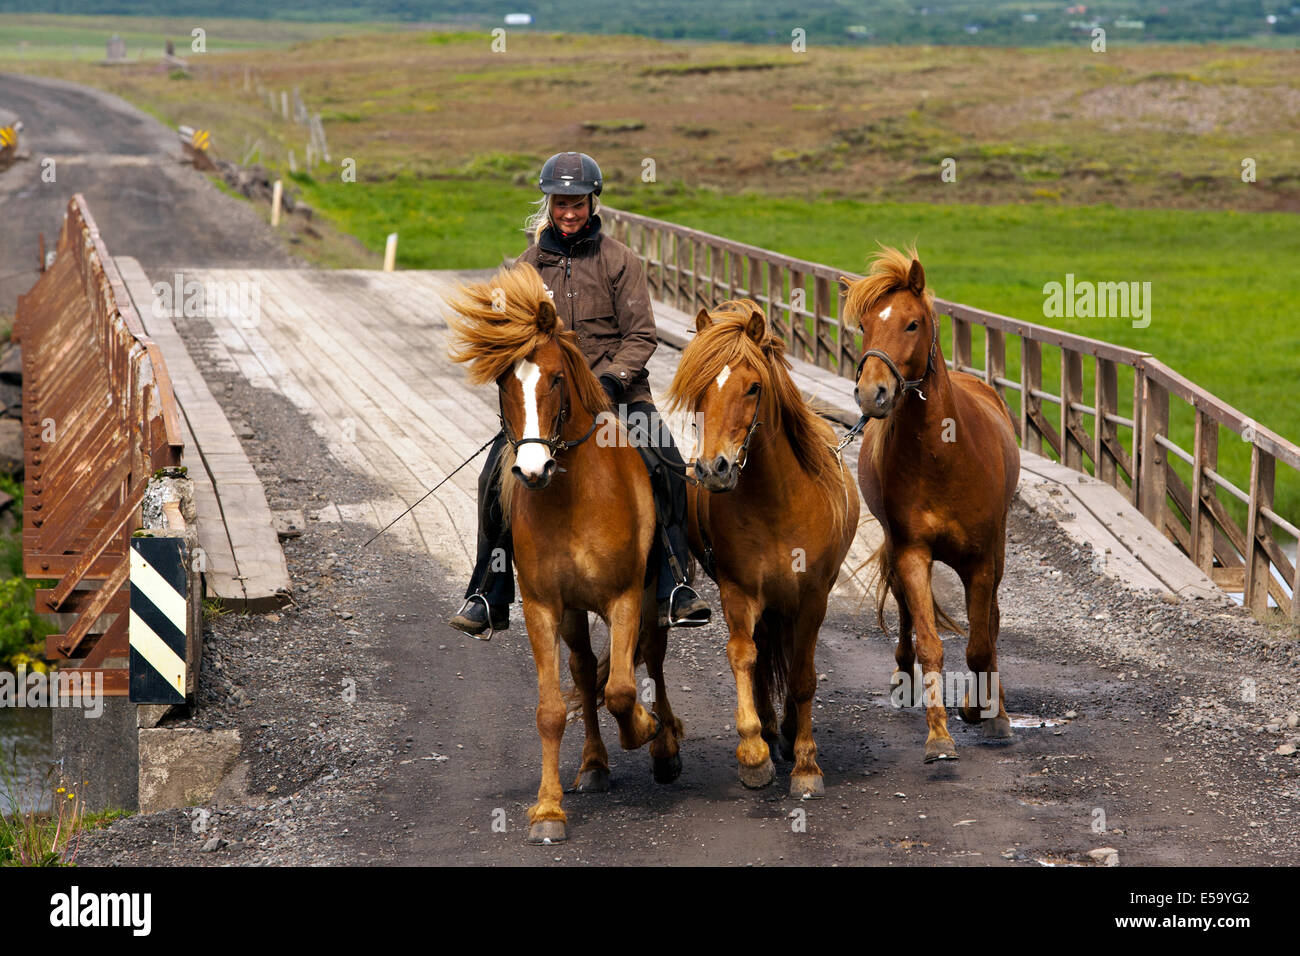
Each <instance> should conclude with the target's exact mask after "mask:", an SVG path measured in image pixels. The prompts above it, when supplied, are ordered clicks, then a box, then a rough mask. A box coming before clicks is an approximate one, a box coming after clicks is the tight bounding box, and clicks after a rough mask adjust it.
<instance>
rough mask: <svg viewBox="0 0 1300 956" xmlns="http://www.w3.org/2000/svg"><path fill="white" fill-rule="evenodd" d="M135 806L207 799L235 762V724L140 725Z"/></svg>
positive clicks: (145, 809)
mask: <svg viewBox="0 0 1300 956" xmlns="http://www.w3.org/2000/svg"><path fill="white" fill-rule="evenodd" d="M139 747H140V812H141V813H156V812H157V811H159V810H171V809H176V808H181V807H192V806H196V805H204V804H208V803H210V802H211V800H212V795H213V794H214V793H215V792H216V791H217V788H218V787H219V786H220V785H221V782H222V780H223V779H224V778H225V777H226V775H227V774H229V773H230V772H231V770H233V769H234V767H235V765H236V764H237V763H238V762H239V748H240V737H239V731H238V730H191V729H188V728H176V729H171V728H166V727H153V728H146V729H142V730H141V731H140V742H139Z"/></svg>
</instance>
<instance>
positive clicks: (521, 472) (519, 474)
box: [510, 465, 524, 478]
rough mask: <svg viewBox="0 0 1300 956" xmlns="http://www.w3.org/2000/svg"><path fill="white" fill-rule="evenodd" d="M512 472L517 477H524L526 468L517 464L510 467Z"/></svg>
mask: <svg viewBox="0 0 1300 956" xmlns="http://www.w3.org/2000/svg"><path fill="white" fill-rule="evenodd" d="M510 474H512V475H514V476H515V477H516V478H523V477H524V470H523V469H522V468H520V467H519V466H518V465H515V466H513V467H512V468H511V469H510Z"/></svg>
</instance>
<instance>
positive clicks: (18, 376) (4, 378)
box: [0, 342, 23, 385]
mask: <svg viewBox="0 0 1300 956" xmlns="http://www.w3.org/2000/svg"><path fill="white" fill-rule="evenodd" d="M0 382H8V383H9V384H10V385H21V384H22V383H23V349H22V346H21V345H14V344H13V343H12V342H10V343H9V344H7V345H6V346H5V347H4V350H3V351H0Z"/></svg>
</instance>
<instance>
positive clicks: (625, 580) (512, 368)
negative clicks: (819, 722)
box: [450, 264, 682, 843]
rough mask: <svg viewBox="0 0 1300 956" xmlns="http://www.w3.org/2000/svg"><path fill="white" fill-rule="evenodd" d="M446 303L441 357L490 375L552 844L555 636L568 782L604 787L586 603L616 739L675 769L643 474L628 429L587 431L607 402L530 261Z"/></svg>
mask: <svg viewBox="0 0 1300 956" xmlns="http://www.w3.org/2000/svg"><path fill="white" fill-rule="evenodd" d="M451 306H452V308H453V310H454V311H455V313H457V314H456V315H454V316H452V318H451V320H450V326H451V330H452V334H453V337H454V338H453V341H454V347H453V351H452V353H451V357H452V359H453V360H455V361H457V362H464V363H466V364H467V365H468V367H469V380H470V382H471V383H473V384H476V385H482V384H486V383H488V382H495V383H496V385H497V388H498V390H499V395H500V406H501V421H502V426H503V427H504V429H505V434H506V437H507V439H508V440H509V442H510V446H511V447H510V448H507V449H506V453H505V455H503V458H502V465H501V499H502V510H503V512H504V513H505V514H506V515H507V516H508V519H509V522H510V526H511V533H512V535H513V539H514V558H515V568H516V571H517V573H518V578H519V591H520V594H521V596H522V598H523V605H524V623H525V625H526V626H527V629H528V640H529V642H530V643H531V644H532V649H533V659H534V662H535V663H536V665H537V696H538V704H537V731H538V733H539V735H540V736H541V738H542V782H541V786H540V787H539V788H538V791H537V803H536V805H534V806H533V807H532V808H531V809H530V810H529V813H528V819H529V824H530V826H529V829H528V842H529V843H546V842H550V843H557V842H559V841H561V840H564V839H565V838H566V836H567V831H566V827H565V823H566V819H567V818H566V816H565V813H564V810H563V809H562V808H561V805H560V803H561V800H562V793H563V792H562V789H561V786H560V738H561V737H562V736H563V734H564V725H565V712H566V702H565V697H564V694H563V693H562V692H561V690H560V670H559V652H560V647H559V643H560V639H561V638H563V640H564V642H565V644H567V645H568V647H569V651H570V655H569V670H570V672H571V673H572V675H573V680H574V684H575V691H576V693H577V694H578V695H579V696H580V699H581V700H582V705H583V706H582V716H583V724H584V726H585V728H586V742H585V744H584V746H583V748H582V765H581V767H580V768H579V770H578V777H577V781H576V783H575V788H576V789H578V790H579V791H604V790H608V789H609V757H608V754H607V753H606V750H605V745H604V743H603V742H602V741H601V738H600V726H599V724H598V722H597V695H598V692H599V688H597V686H596V683H597V662H596V658H595V655H594V654H593V653H592V650H591V638H590V634H589V632H588V627H587V612H588V611H594V612H595V613H597V614H599V615H600V616H601V618H602V619H603V620H604V621H605V623H606V625H608V627H609V634H610V662H609V670H608V675H609V676H608V681H607V682H606V683H605V686H604V698H605V704H606V706H607V707H608V708H609V711H610V713H612V714H613V715H614V719H615V720H616V721H617V722H618V737H619V743H620V745H621V746H622V747H623V748H624V749H625V750H633V749H636V748H638V747H641V746H643V745H645V744H647V743H649V744H650V754H651V756H652V758H653V769H654V776H655V779H656V780H658V781H659V782H661V783H667V782H670V781H672V780H674V779H676V778H677V776H678V775H679V774H680V773H681V758H680V757H679V756H678V744H679V741H680V739H681V736H682V725H681V721H679V720H678V719H677V718H676V717H675V716H673V712H672V708H671V707H670V706H669V703H668V691H667V688H666V687H665V686H664V678H663V660H664V649H665V647H666V644H667V635H668V631H667V628H663V627H660V626H659V623H658V613H657V606H656V602H655V599H654V597H655V587H654V579H653V575H652V577H651V580H650V581H649V582H648V583H647V580H646V562H647V559H648V557H649V555H650V550H651V545H652V543H653V541H654V535H655V510H654V500H653V498H652V492H651V487H650V477H649V475H648V473H647V472H646V467H645V464H644V463H643V462H642V459H641V455H640V453H639V452H638V451H637V450H636V448H635V447H633V445H632V444H631V442H629V441H625V440H620V441H617V442H611V441H607V440H599V439H597V440H588V439H591V438H592V436H593V434H595V433H596V429H597V424H598V416H601V418H600V428H601V434H602V435H603V436H608V432H609V425H610V424H614V423H611V422H609V421H608V420H606V419H604V418H603V416H606V415H611V414H612V413H611V412H610V411H609V402H608V399H607V398H606V397H605V392H604V390H603V389H602V388H601V387H600V383H599V382H597V381H596V378H595V376H594V375H592V374H591V370H590V369H589V368H588V367H587V363H586V361H585V360H584V359H583V357H582V353H581V352H580V351H579V349H578V344H577V338H576V336H575V334H574V333H573V332H572V331H571V330H568V329H565V328H564V327H563V323H562V322H561V320H560V319H559V317H558V316H557V315H556V312H555V307H554V305H553V304H552V303H551V300H550V298H549V297H548V296H547V292H546V287H545V285H543V283H542V278H541V276H540V275H538V273H537V270H536V269H534V268H533V267H532V266H531V265H527V264H521V265H518V266H515V267H514V268H512V269H508V270H502V271H501V272H498V273H497V274H496V275H495V276H494V277H493V278H492V279H491V280H490V281H489V282H484V283H478V284H473V285H468V286H464V287H462V288H461V290H460V294H459V295H458V296H457V297H455V298H454V299H453V301H452V302H451ZM618 427H619V428H620V429H621V427H622V426H621V425H619V426H618ZM620 434H622V432H621V431H620ZM512 452H513V454H512ZM638 660H644V661H645V663H646V669H647V672H648V673H649V675H650V677H651V679H652V680H653V681H654V683H655V703H654V711H655V712H654V714H651V713H650V712H649V711H647V710H646V709H645V708H644V707H642V706H641V704H640V702H639V701H638V699H637V688H636V682H635V677H634V668H635V666H636V662H637V661H638Z"/></svg>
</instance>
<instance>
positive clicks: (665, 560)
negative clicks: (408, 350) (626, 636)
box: [447, 152, 710, 637]
mask: <svg viewBox="0 0 1300 956" xmlns="http://www.w3.org/2000/svg"><path fill="white" fill-rule="evenodd" d="M602 183H603V179H602V177H601V174H600V167H599V166H597V165H596V161H595V160H594V159H592V158H591V157H590V156H588V155H587V154H586V153H574V152H568V153H556V154H555V155H554V156H552V157H551V158H550V159H548V160H547V161H546V163H545V165H543V166H542V172H541V176H540V177H539V179H538V185H539V186H540V187H541V191H542V200H541V206H540V208H539V209H538V210H537V212H536V213H535V214H534V215H533V216H531V217H530V218H529V220H528V224H527V227H526V228H528V230H529V234H530V238H531V239H532V240H533V244H532V245H530V246H529V248H528V250H527V251H526V252H524V254H523V255H521V256H520V257H519V260H518V261H519V262H526V263H528V264H530V265H532V266H533V267H534V268H536V269H537V271H538V272H539V273H541V276H542V280H543V281H544V282H545V283H546V289H547V292H548V294H549V295H550V296H551V298H552V301H553V302H554V304H555V308H556V311H557V312H558V314H559V316H560V318H561V319H562V320H563V321H564V324H565V327H566V328H569V329H572V330H574V331H575V332H576V333H577V336H578V347H579V348H580V349H581V350H582V354H583V357H584V358H585V359H586V361H587V365H588V366H589V367H590V369H591V371H592V373H593V374H595V376H596V377H597V378H598V379H599V380H600V384H601V386H602V387H603V388H604V390H605V392H606V394H608V395H609V398H610V402H611V403H612V404H613V405H614V406H615V408H616V409H617V410H618V412H619V417H620V418H622V419H623V420H624V421H626V422H629V423H633V422H638V421H639V422H643V423H648V424H649V432H650V433H649V435H645V434H644V432H642V431H640V430H639V429H633V430H632V431H631V432H630V435H629V439H630V440H631V441H632V442H633V443H635V444H636V445H637V449H638V451H640V452H641V456H642V458H643V459H644V460H645V462H646V467H647V468H648V469H649V470H650V474H651V478H652V483H653V485H654V489H655V495H654V497H655V509H656V512H657V514H658V518H659V523H660V526H661V533H660V534H659V535H657V539H658V544H659V547H658V548H657V551H658V553H659V584H658V592H657V597H658V599H659V618H660V622H661V623H662V624H664V625H665V626H677V625H680V626H685V627H697V626H700V625H703V624H707V623H708V622H709V618H710V611H709V606H708V604H706V603H705V602H704V600H703V599H702V598H701V597H700V596H699V595H698V594H696V593H695V591H694V590H692V589H691V588H690V586H689V585H688V584H687V583H686V577H685V573H684V569H685V567H686V565H687V557H688V554H689V551H688V544H687V540H686V528H685V520H686V484H685V481H684V480H683V473H684V471H685V464H684V463H683V461H682V457H681V454H680V453H679V452H678V451H677V445H676V443H675V442H674V441H673V437H672V435H671V433H670V432H669V431H668V429H667V427H666V426H665V425H664V423H663V422H661V421H660V419H659V412H658V410H657V409H656V408H655V406H654V403H653V400H652V399H651V395H650V382H649V375H648V374H647V372H646V368H645V365H646V362H647V361H649V359H650V356H651V355H652V354H653V353H654V350H655V347H656V346H657V345H658V339H657V336H656V333H655V320H654V312H653V311H652V310H651V307H650V290H649V286H648V284H647V283H646V278H645V272H644V270H643V269H642V267H641V260H640V259H638V258H637V257H636V255H635V254H634V253H633V252H632V250H630V249H629V248H628V247H627V246H625V245H624V244H623V243H621V242H619V241H618V240H617V239H615V238H614V237H613V236H609V235H604V234H602V233H601V222H600V216H598V215H597V214H596V210H597V208H598V205H597V198H596V197H598V196H599V195H600V192H601V187H602ZM505 447H506V436H505V435H504V433H503V434H501V435H498V436H497V439H496V441H495V442H493V444H492V448H491V450H490V451H489V453H488V459H487V463H486V464H485V465H484V467H483V472H482V474H481V475H480V476H479V486H478V487H479V493H478V517H479V527H478V555H477V561H476V563H475V565H474V571H473V574H472V575H471V577H470V583H469V587H468V588H467V589H466V592H465V604H464V606H462V607H461V609H460V611H459V612H458V613H457V614H456V616H455V617H453V618H452V619H451V620H450V621H448V622H447V623H448V624H450V625H451V626H452V627H454V628H456V629H457V630H461V631H464V632H465V633H466V634H470V635H473V636H474V637H478V636H479V635H481V634H483V633H484V632H487V634H488V636H489V637H491V634H492V632H493V631H499V630H504V629H506V628H508V627H509V626H510V604H511V602H512V601H514V596H515V583H514V575H513V573H512V564H513V546H512V542H511V538H510V531H509V528H508V527H507V523H506V521H505V516H504V515H503V513H502V508H501V503H500V474H499V466H500V461H501V454H502V450H503V449H504V448H505ZM602 504H607V503H605V502H601V503H596V502H593V506H597V507H599V506H600V505H602Z"/></svg>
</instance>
